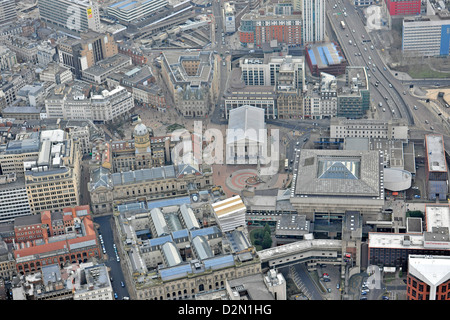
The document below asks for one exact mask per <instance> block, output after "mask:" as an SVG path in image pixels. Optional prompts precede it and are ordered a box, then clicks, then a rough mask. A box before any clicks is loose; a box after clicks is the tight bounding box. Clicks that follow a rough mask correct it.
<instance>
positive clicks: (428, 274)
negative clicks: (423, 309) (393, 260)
mask: <svg viewBox="0 0 450 320" xmlns="http://www.w3.org/2000/svg"><path fill="white" fill-rule="evenodd" d="M406 284H407V287H406V299H407V300H450V257H448V256H434V255H433V256H430V255H410V256H409V261H408V276H407V282H406Z"/></svg>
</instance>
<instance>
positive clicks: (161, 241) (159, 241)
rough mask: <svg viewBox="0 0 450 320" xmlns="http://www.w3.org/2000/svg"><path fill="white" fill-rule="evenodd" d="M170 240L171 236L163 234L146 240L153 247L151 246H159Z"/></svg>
mask: <svg viewBox="0 0 450 320" xmlns="http://www.w3.org/2000/svg"><path fill="white" fill-rule="evenodd" d="M171 241H172V237H171V236H163V237H159V238H154V239H150V240H148V243H149V245H150V246H151V247H153V246H161V245H163V244H164V243H166V242H171Z"/></svg>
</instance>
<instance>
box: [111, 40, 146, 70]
mask: <svg viewBox="0 0 450 320" xmlns="http://www.w3.org/2000/svg"><path fill="white" fill-rule="evenodd" d="M117 50H118V53H121V54H124V55H126V56H128V57H131V62H132V63H133V64H134V65H135V66H142V65H144V64H146V63H147V61H148V59H147V57H146V56H145V55H144V53H143V52H142V51H141V49H139V48H136V47H134V46H132V45H129V44H125V43H119V44H118V45H117Z"/></svg>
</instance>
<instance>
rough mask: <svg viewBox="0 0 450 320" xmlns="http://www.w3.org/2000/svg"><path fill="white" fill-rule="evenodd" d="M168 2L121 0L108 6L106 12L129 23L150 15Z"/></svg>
mask: <svg viewBox="0 0 450 320" xmlns="http://www.w3.org/2000/svg"><path fill="white" fill-rule="evenodd" d="M168 4H169V2H168V1H167V0H121V1H117V2H115V3H113V4H111V5H110V6H108V7H107V8H106V13H107V15H108V16H111V17H113V18H116V19H117V20H119V21H120V22H122V23H130V22H133V21H137V20H139V19H141V18H144V17H147V16H150V15H151V14H153V13H155V12H157V11H158V10H160V9H161V8H163V7H165V6H166V5H168Z"/></svg>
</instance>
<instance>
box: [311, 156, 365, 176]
mask: <svg viewBox="0 0 450 320" xmlns="http://www.w3.org/2000/svg"><path fill="white" fill-rule="evenodd" d="M360 173H361V162H360V161H359V160H357V159H352V160H346V159H345V160H344V159H337V160H335V159H319V165H318V173H317V177H318V178H319V179H359V178H360Z"/></svg>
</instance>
